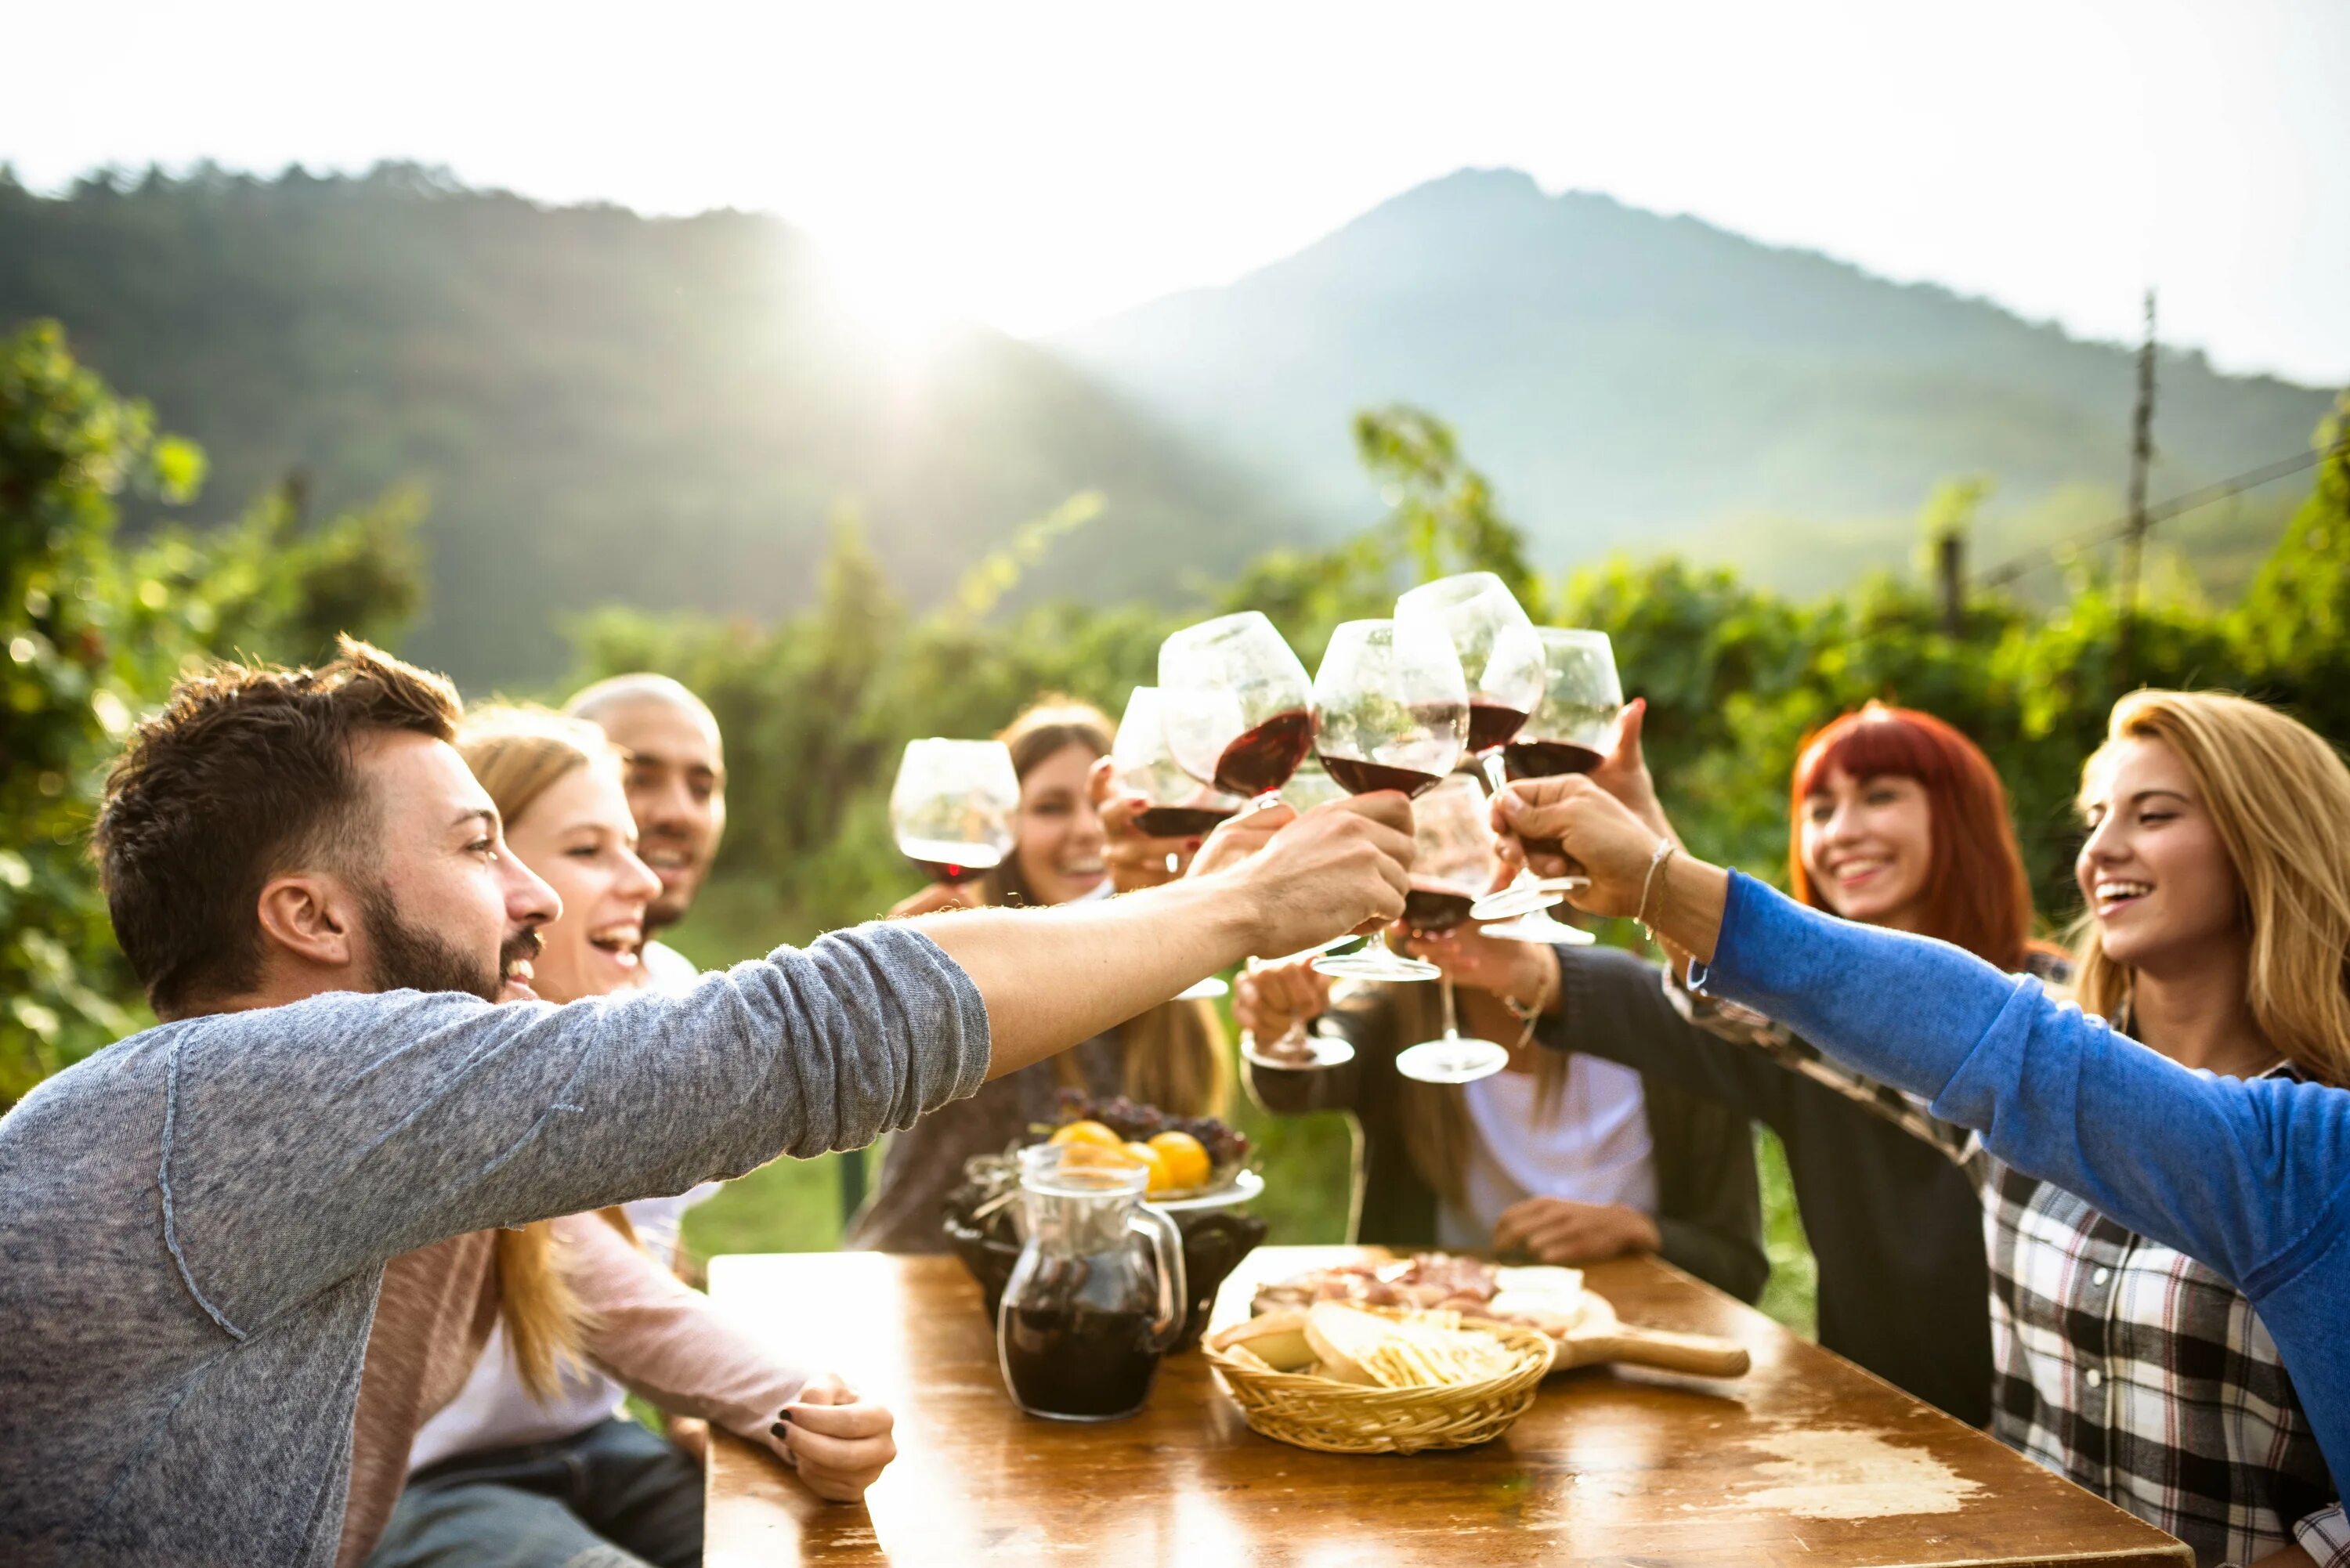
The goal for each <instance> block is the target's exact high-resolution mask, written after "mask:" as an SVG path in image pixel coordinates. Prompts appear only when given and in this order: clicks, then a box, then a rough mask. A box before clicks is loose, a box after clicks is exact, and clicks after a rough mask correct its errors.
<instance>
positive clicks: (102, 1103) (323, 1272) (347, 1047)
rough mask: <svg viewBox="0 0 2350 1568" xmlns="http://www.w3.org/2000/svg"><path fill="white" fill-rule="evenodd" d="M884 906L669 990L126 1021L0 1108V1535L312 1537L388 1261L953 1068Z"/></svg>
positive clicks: (5, 1542) (247, 1555)
mask: <svg viewBox="0 0 2350 1568" xmlns="http://www.w3.org/2000/svg"><path fill="white" fill-rule="evenodd" d="M987 1062H988V1033H987V1014H986V1012H985V1009H984V1007H983V1004H982V1002H981V1001H980V996H979V992H978V991H977V990H976V988H974V987H973V986H972V982H971V981H970V979H969V977H968V976H966V975H965V974H964V973H963V972H962V970H961V969H959V968H957V967H956V966H955V964H954V963H953V962H952V961H951V960H949V959H948V958H947V956H946V955H945V954H944V953H942V952H941V951H940V950H939V949H938V948H937V946H936V945H935V944H933V943H932V942H931V941H930V940H928V939H926V938H924V937H921V936H920V935H917V934H916V933H914V932H912V931H909V930H906V929H902V928H899V927H884V926H868V927H864V928H860V929H857V930H853V931H847V932H841V933H837V934H836V935H833V936H829V937H826V938H823V939H821V940H818V941H816V943H815V944H813V945H812V946H810V947H808V948H806V950H793V949H788V948H786V949H779V950H776V951H775V952H774V953H773V954H771V955H769V956H768V958H767V959H766V960H764V961H761V962H756V963H745V964H742V965H739V966H737V967H736V968H735V969H733V971H728V972H725V973H719V974H712V975H709V976H706V977H704V978H703V979H702V981H701V982H700V983H699V984H697V985H696V986H695V987H694V988H693V989H692V990H691V991H689V992H684V993H683V994H681V995H660V994H651V993H646V994H639V995H634V996H630V997H627V998H611V997H607V998H601V999H598V1000H595V1001H589V1002H575V1003H573V1004H571V1005H570V1006H568V1007H559V1008H558V1007H553V1006H548V1005H546V1004H544V1003H541V1004H535V1005H516V1006H506V1007H491V1006H489V1005H488V1004H486V1003H484V1002H479V1001H476V1000H474V999H473V998H470V997H464V996H458V995H451V994H443V995H433V996H428V995H422V994H420V993H418V992H390V993H389V994H384V995H360V994H354V993H348V992H338V993H335V994H332V995H328V996H320V997H314V998H312V999H310V1000H308V1001H306V1002H297V1003H295V1004H293V1005H291V1006H287V1007H278V1008H270V1009H265V1010H262V1011H258V1012H238V1013H224V1014H220V1015H217V1016H213V1017H209V1018H200V1019H191V1020H185V1021H182V1022H180V1023H169V1024H165V1025H162V1026H161V1027H160V1028H156V1029H151V1030H148V1031H147V1032H145V1033H140V1034H137V1035H134V1036H132V1037H131V1038H130V1039H128V1040H125V1041H123V1042H121V1043H120V1044H118V1045H115V1046H113V1047H112V1048H110V1049H109V1050H107V1051H104V1052H102V1053H100V1054H99V1055H97V1056H95V1057H92V1058H91V1059H90V1060H88V1061H87V1062H84V1063H82V1064H80V1065H78V1066H76V1067H74V1068H72V1069H71V1070H69V1071H68V1072H65V1073H61V1074H59V1075H57V1077H55V1078H53V1079H51V1080H50V1081H49V1082H48V1083H47V1084H44V1085H41V1086H40V1087H39V1088H38V1089H37V1090H36V1091H35V1092H34V1093H33V1094H31V1095H30V1096H26V1099H25V1101H24V1102H23V1103H22V1104H21V1105H19V1106H17V1107H16V1110H14V1111H13V1112H11V1113H10V1114H9V1115H8V1116H7V1117H6V1118H5V1120H0V1562H5V1563H11V1564H16V1565H21V1568H32V1565H34V1564H47V1563H109V1564H112V1563H123V1564H133V1565H146V1564H155V1565H161V1564H182V1563H186V1564H199V1563H202V1564H209V1563H237V1564H245V1563H253V1564H276V1563H286V1564H300V1565H305V1568H307V1565H311V1564H325V1563H331V1562H332V1561H333V1560H334V1555H335V1542H336V1539H337V1535H338V1532H339V1530H340V1527H341V1522H342V1513H343V1492H344V1485H345V1481H346V1478H347V1474H348V1469H349V1461H350V1443H351V1417H352V1409H353V1406H354V1404H355V1402H356V1400H357V1398H358V1396H359V1367H360V1364H361V1361H362V1358H363V1356H364V1354H365V1351H366V1347H367V1337H368V1327H369V1322H370V1321H371V1320H372V1318H373V1316H374V1313H375V1300H376V1285H377V1282H378V1280H379V1278H380V1275H381V1273H382V1270H383V1264H384V1262H385V1261H386V1260H387V1259H390V1258H391V1257H393V1256H395V1255H397V1254H399V1253H401V1252H405V1251H410V1250H411V1249H412V1248H416V1247H421V1246H424V1245H426V1244H428V1243H430V1242H432V1241H439V1240H441V1239H442V1238H443V1237H448V1236H454V1235H457V1234H460V1233H461V1232H463V1231H477V1230H481V1229H484V1228H485V1227H488V1226H494V1225H517V1224H522V1223H525V1222H527V1221H529V1220H539V1219H545V1218H547V1217H549V1216H553V1215H557V1214H568V1213H573V1212H576V1211H577V1210H585V1209H594V1208H598V1207H599V1206H602V1205H604V1204H609V1203H619V1202H622V1201H625V1200H627V1199H636V1198H644V1197H650V1196H653V1195H656V1194H664V1193H674V1192H681V1191H683V1190H685V1189H687V1188H688V1187H691V1186H692V1185H693V1184H694V1183H695V1182H698V1181H702V1180H705V1179H709V1178H712V1177H725V1176H734V1175H739V1174H741V1173H742V1172H743V1171H746V1170H750V1169H752V1168H754V1167H756V1166H758V1165H760V1164H762V1163H764V1162H765V1161H766V1160H769V1159H771V1158H775V1156H776V1155H778V1154H788V1155H794V1156H800V1157H806V1156H811V1155H816V1154H819V1153H822V1152H824V1151H826V1150H827V1149H840V1148H855V1147H859V1146H861V1145H864V1144H867V1143H869V1142H871V1141H872V1140H873V1139H874V1138H876V1137H879V1135H880V1134H882V1133H883V1132H885V1131H889V1130H893V1129H895V1128H899V1127H905V1126H907V1125H908V1124H910V1123H911V1122H912V1121H913V1120H914V1119H915V1117H917V1116H920V1115H921V1114H922V1113H923V1112H924V1111H927V1110H930V1109H931V1108H932V1107H933V1106H939V1105H941V1104H943V1103H945V1102H946V1101H947V1100H949V1099H951V1098H954V1097H956V1096H965V1095H969V1094H971V1093H972V1091H974V1090H975V1089H977V1088H978V1086H979V1084H980V1080H981V1079H982V1078H983V1076H984V1075H985V1073H986V1068H987Z"/></svg>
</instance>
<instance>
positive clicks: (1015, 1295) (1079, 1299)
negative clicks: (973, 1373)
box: [995, 1145, 1191, 1421]
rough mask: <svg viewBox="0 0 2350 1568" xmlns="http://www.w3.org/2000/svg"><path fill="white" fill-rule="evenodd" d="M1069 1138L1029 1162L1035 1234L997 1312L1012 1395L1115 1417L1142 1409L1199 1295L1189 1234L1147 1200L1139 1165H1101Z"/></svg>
mask: <svg viewBox="0 0 2350 1568" xmlns="http://www.w3.org/2000/svg"><path fill="white" fill-rule="evenodd" d="M1101 1152H1102V1151H1097V1150H1091V1149H1088V1148H1087V1147H1085V1146H1083V1145H1068V1146H1064V1147H1059V1148H1055V1149H1053V1150H1052V1151H1051V1153H1050V1154H1047V1155H1043V1156H1036V1157H1034V1158H1023V1159H1022V1160H1021V1162H1020V1209H1021V1216H1020V1227H1021V1231H1022V1232H1023V1234H1024V1236H1025V1237H1026V1241H1024V1243H1023V1244H1022V1246H1021V1249H1020V1258H1019V1261H1018V1262H1015V1263H1014V1264H1013V1266H1012V1278H1011V1281H1010V1282H1008V1283H1007V1284H1005V1286H1004V1287H1003V1304H1002V1305H1001V1306H1000V1307H999V1308H997V1310H996V1315H995V1345H996V1357H997V1364H998V1366H1000V1367H1001V1368H1002V1370H1003V1386H1004V1388H1005V1389H1006V1391H1008V1392H1009V1393H1010V1394H1011V1396H1012V1401H1013V1403H1014V1404H1015V1405H1017V1406H1019V1407H1020V1408H1022V1409H1023V1410H1025V1411H1026V1412H1027V1413H1028V1414H1030V1415H1032V1416H1045V1417H1051V1418H1053V1419H1055V1420H1058V1421H1114V1420H1117V1419H1118V1417H1121V1416H1131V1415H1133V1414H1134V1413H1135V1412H1136V1411H1137V1410H1139V1409H1141V1408H1142V1405H1143V1401H1144V1400H1145V1399H1147V1398H1148V1397H1149V1395H1150V1383H1151V1379H1152V1378H1153V1377H1154V1376H1156V1375H1157V1373H1158V1371H1159V1357H1160V1356H1162V1355H1165V1354H1166V1353H1167V1349H1168V1347H1169V1346H1170V1345H1173V1344H1174V1343H1175V1337H1176V1335H1177V1334H1180V1333H1181V1332H1182V1329H1183V1320H1184V1316H1185V1314H1186V1311H1187V1309H1188V1305H1189V1303H1190V1300H1191V1297H1190V1295H1189V1294H1188V1293H1186V1289H1185V1285H1184V1281H1183V1238H1182V1236H1181V1234H1180V1232H1179V1231H1177V1230H1176V1229H1175V1221H1174V1220H1171V1219H1170V1218H1169V1217H1168V1215H1167V1213H1166V1211H1165V1210H1159V1209H1156V1208H1153V1207H1152V1206H1151V1205H1149V1204H1148V1203H1145V1202H1144V1201H1143V1200H1142V1193H1143V1189H1144V1186H1145V1184H1146V1183H1147V1181H1148V1180H1149V1177H1148V1174H1147V1173H1146V1172H1145V1171H1143V1170H1142V1169H1141V1168H1139V1167H1137V1166H1133V1165H1128V1164H1123V1163H1121V1164H1117V1165H1111V1164H1107V1163H1095V1158H1099V1156H1100V1155H1101Z"/></svg>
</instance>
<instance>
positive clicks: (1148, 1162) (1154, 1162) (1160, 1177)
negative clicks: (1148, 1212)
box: [1126, 1138, 1175, 1192]
mask: <svg viewBox="0 0 2350 1568" xmlns="http://www.w3.org/2000/svg"><path fill="white" fill-rule="evenodd" d="M1157 1141H1158V1140H1157V1139H1155V1138H1154V1139H1152V1140H1151V1143H1130V1144H1128V1145H1127V1146H1126V1153H1127V1158H1129V1159H1132V1160H1134V1161H1135V1162H1136V1163H1137V1164H1139V1165H1140V1166H1141V1167H1142V1168H1144V1169H1146V1170H1148V1171H1149V1172H1150V1184H1149V1186H1148V1187H1146V1188H1144V1189H1143V1190H1144V1191H1146V1192H1164V1191H1166V1190H1167V1189H1169V1188H1170V1187H1172V1186H1174V1185H1175V1183H1174V1182H1172V1181H1171V1180H1170V1179H1168V1175H1167V1161H1166V1159H1165V1158H1164V1157H1162V1156H1161V1155H1160V1154H1159V1150H1158V1149H1157V1148H1155V1147H1152V1144H1155V1143H1156V1142H1157Z"/></svg>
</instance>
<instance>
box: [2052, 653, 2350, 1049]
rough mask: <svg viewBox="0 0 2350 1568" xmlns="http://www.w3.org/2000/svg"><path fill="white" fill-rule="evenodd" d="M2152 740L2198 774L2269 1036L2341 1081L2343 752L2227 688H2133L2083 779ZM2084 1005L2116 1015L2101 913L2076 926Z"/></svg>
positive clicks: (2345, 904) (2348, 922) (2347, 852)
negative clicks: (2230, 876)
mask: <svg viewBox="0 0 2350 1568" xmlns="http://www.w3.org/2000/svg"><path fill="white" fill-rule="evenodd" d="M2131 740H2151V741H2160V742H2163V743H2164V744H2165V745H2168V747H2169V748H2170V749H2171V751H2172V752H2174V753H2177V754H2178V759H2179V761H2181V762H2182V763H2186V764H2187V771H2188V772H2189V773H2190V774H2193V775H2194V778H2195V785H2196V789H2197V790H2198V792H2199V793H2200V794H2201V795H2202V797H2203V805H2204V807H2205V809H2207V810H2209V811H2210V814H2211V820H2212V822H2213V824H2214V825H2215V826H2217V827H2218V828H2219V831H2220V843H2222V844H2224V845H2225V846H2227V850H2228V859H2229V861H2230V864H2231V866H2232V867H2234V869H2235V873H2236V880H2237V881H2238V883H2239V884H2241V887H2242V888H2243V901H2242V905H2241V909H2239V910H2238V919H2240V920H2241V922H2242V924H2243V928H2244V930H2245V933H2246V934H2247V935H2248V936H2249V937H2250V938H2251V982H2250V984H2249V986H2248V987H2247V990H2246V994H2245V999H2244V1000H2245V1002H2247V1003H2248V1004H2249V1005H2250V1007H2251V1012H2252V1022H2253V1023H2254V1025H2255V1026H2256V1027H2257V1028H2258V1029H2259V1030H2260V1032H2261V1033H2262V1036H2264V1037H2265V1038H2266V1039H2267V1040H2268V1042H2269V1044H2272V1045H2273V1046H2275V1047H2276V1049H2277V1051H2278V1052H2279V1053H2280V1054H2282V1055H2283V1056H2284V1057H2285V1059H2286V1060H2287V1061H2289V1062H2291V1063H2292V1064H2293V1065H2294V1066H2296V1067H2298V1068H2299V1069H2301V1071H2302V1072H2303V1073H2305V1074H2307V1075H2309V1076H2310V1077H2312V1078H2314V1079H2316V1080H2317V1081H2319V1082H2320V1083H2324V1084H2331V1085H2335V1086H2337V1087H2345V1086H2350V766H2345V765H2344V763H2343V761H2342V757H2341V754H2340V753H2337V752H2336V751H2334V748H2333V747H2332V746H2331V745H2329V744H2327V743H2326V742H2325V740H2324V737H2323V736H2321V735H2319V734H2318V733H2317V732H2315V731H2314V730H2312V729H2310V728H2309V726H2307V725H2306V724H2303V723H2301V722H2299V721H2297V720H2294V719H2290V718H2287V717H2286V716H2285V715H2284V714H2282V713H2281V712H2279V711H2276V710H2275V709H2273V708H2270V707H2267V706H2265V705H2263V704H2262V703H2259V702H2255V701H2251V700H2250V699H2248V698H2243V697H2238V696H2234V695H2232V694H2230V693H2229V692H2224V691H2134V692H2132V693H2130V694H2129V695H2128V696H2126V697H2125V698H2123V699H2122V700H2121V701H2118V702H2116V703H2115V704H2114V711H2113V717H2112V719H2111V720H2110V721H2109V722H2108V723H2107V725H2106V743H2105V744H2104V745H2103V746H2100V747H2099V748H2098V749H2097V751H2096V753H2095V755H2093V756H2091V757H2090V758H2089V760H2088V762H2087V763H2085V764H2084V765H2083V768H2082V770H2081V774H2082V781H2083V787H2084V789H2086V787H2087V781H2088V780H2089V778H2090V777H2091V776H2092V775H2093V774H2095V771H2096V769H2097V767H2098V765H2099V763H2101V761H2102V760H2103V759H2104V758H2105V757H2106V753H2108V752H2110V751H2111V750H2112V749H2113V748H2114V747H2115V746H2116V745H2118V744H2119V743H2121V742H2124V741H2131ZM2074 946H2075V955H2076V956H2075V971H2074V991H2075V994H2076V996H2077V998H2078V1000H2079V1002H2080V1003H2081V1006H2082V1007H2083V1008H2085V1010H2087V1011H2088V1012H2096V1013H2102V1014H2103V1015H2104V1016H2106V1017H2107V1018H2118V1017H2120V1016H2122V1012H2123V1009H2124V1008H2125V1006H2126V1003H2127V1002H2128V1000H2129V988H2130V978H2131V971H2129V969H2128V968H2127V967H2126V966H2125V965H2122V964H2119V963H2116V962H2115V961H2113V960H2111V959H2109V958H2107V957H2106V953H2105V949H2104V947H2103V945H2102V944H2101V943H2100V942H2099V940H2098V937H2097V926H2096V920H2095V917H2094V916H2090V915H2085V916H2083V918H2082V920H2081V923H2080V925H2079V926H2078V927H2077V928H2075V930H2074Z"/></svg>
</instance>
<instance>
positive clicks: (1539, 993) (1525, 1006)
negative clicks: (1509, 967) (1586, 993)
mask: <svg viewBox="0 0 2350 1568" xmlns="http://www.w3.org/2000/svg"><path fill="white" fill-rule="evenodd" d="M1561 978H1564V977H1561ZM1550 988H1551V981H1550V979H1549V978H1548V977H1547V976H1546V977H1544V981H1543V982H1542V984H1541V985H1539V986H1537V987H1535V988H1534V1001H1532V1002H1520V1001H1519V1000H1518V999H1517V998H1516V997H1514V996H1504V997H1503V998H1502V1005H1503V1006H1504V1007H1506V1008H1508V1009H1509V1010H1510V1012H1511V1013H1512V1014H1513V1015H1514V1016H1515V1017H1516V1019H1517V1021H1518V1022H1519V1023H1521V1024H1523V1025H1524V1027H1523V1028H1522V1029H1520V1030H1519V1031H1518V1043H1517V1044H1516V1045H1515V1046H1513V1048H1512V1049H1513V1051H1523V1050H1524V1049H1525V1048H1526V1044H1527V1042H1529V1041H1531V1040H1532V1039H1533V1038H1534V1025H1536V1024H1538V1023H1541V1022H1542V1015H1543V1013H1544V1012H1545V1011H1547V1010H1548V1008H1549V1006H1550Z"/></svg>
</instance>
